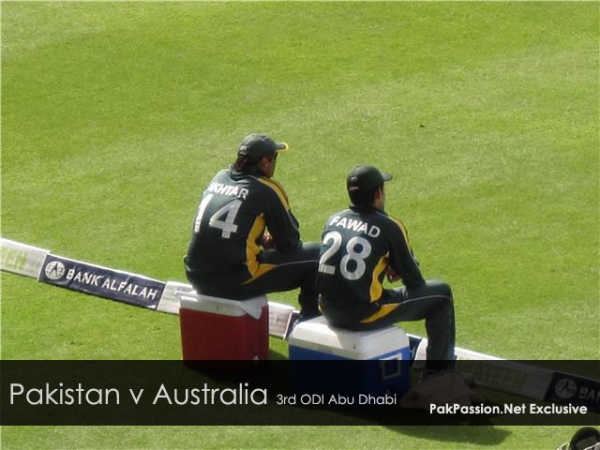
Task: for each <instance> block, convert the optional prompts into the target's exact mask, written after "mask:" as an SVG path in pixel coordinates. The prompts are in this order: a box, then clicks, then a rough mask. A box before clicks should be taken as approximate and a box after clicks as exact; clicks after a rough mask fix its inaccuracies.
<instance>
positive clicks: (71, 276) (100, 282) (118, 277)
mask: <svg viewBox="0 0 600 450" xmlns="http://www.w3.org/2000/svg"><path fill="white" fill-rule="evenodd" d="M39 281H43V282H44V283H48V284H52V285H54V286H60V287H64V288H67V289H71V290H74V291H78V292H85V293H87V294H92V295H97V296H99V297H104V298H108V299H111V300H117V301H119V302H123V303H127V304H130V305H135V306H141V307H144V308H150V309H156V307H157V305H158V302H159V301H160V297H161V295H162V293H163V290H164V288H165V283H164V282H162V281H157V280H153V279H151V278H146V277H143V276H140V275H135V274H131V273H128V272H123V271H120V270H113V269H109V268H106V267H101V266H95V265H92V264H87V263H84V262H80V261H75V260H72V259H67V258H62V257H60V256H55V255H48V256H47V257H46V261H45V262H44V265H43V267H42V270H41V273H40V277H39Z"/></svg>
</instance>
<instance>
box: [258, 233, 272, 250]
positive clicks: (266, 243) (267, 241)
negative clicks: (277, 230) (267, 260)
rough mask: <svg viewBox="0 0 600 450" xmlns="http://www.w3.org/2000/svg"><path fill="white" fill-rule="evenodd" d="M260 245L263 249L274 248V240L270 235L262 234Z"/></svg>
mask: <svg viewBox="0 0 600 450" xmlns="http://www.w3.org/2000/svg"><path fill="white" fill-rule="evenodd" d="M260 245H261V246H262V248H264V249H270V248H275V239H273V236H271V235H270V234H264V235H263V237H262V239H261V241H260Z"/></svg>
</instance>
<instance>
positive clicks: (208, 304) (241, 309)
mask: <svg viewBox="0 0 600 450" xmlns="http://www.w3.org/2000/svg"><path fill="white" fill-rule="evenodd" d="M179 304H180V307H181V309H191V310H194V311H202V312H207V313H213V314H219V315H222V316H234V317H240V316H246V315H248V316H251V317H253V318H254V319H260V316H261V314H262V310H263V308H264V307H265V306H267V304H268V302H267V297H266V296H265V295H262V296H260V297H254V298H251V299H249V300H243V301H239V300H230V299H226V298H219V297H211V296H209V295H199V294H196V295H189V294H187V295H181V297H180V303H179Z"/></svg>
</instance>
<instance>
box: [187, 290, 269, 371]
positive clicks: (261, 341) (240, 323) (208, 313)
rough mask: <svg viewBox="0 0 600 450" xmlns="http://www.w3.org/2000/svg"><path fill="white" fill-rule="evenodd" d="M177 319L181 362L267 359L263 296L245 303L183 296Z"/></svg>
mask: <svg viewBox="0 0 600 450" xmlns="http://www.w3.org/2000/svg"><path fill="white" fill-rule="evenodd" d="M179 320H180V326H181V347H182V353H183V360H184V361H199V360H202V361H208V360H211V361H231V360H237V361H240V360H261V359H262V360H266V359H269V306H268V302H267V298H266V296H261V297H256V298H253V299H250V300H244V301H235V300H229V299H223V298H217V297H209V296H206V295H196V296H183V297H181V300H180V309H179Z"/></svg>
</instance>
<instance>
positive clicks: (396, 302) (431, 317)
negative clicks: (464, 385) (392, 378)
mask: <svg viewBox="0 0 600 450" xmlns="http://www.w3.org/2000/svg"><path fill="white" fill-rule="evenodd" d="M380 302H381V303H382V308H381V311H380V313H379V314H377V315H375V316H374V317H373V318H372V320H370V319H367V320H365V321H363V322H362V323H361V325H360V329H373V328H378V327H382V326H389V325H391V324H394V323H396V322H403V321H415V320H423V319H424V320H425V329H426V330H427V338H428V346H427V360H428V367H431V368H434V366H439V367H440V368H444V367H445V366H451V365H452V361H453V360H454V345H455V335H456V324H455V317H454V301H453V296H452V290H451V288H450V286H449V285H448V284H446V283H444V282H441V281H427V282H426V283H425V284H424V285H422V286H420V287H418V288H416V289H407V288H405V287H401V288H398V289H393V290H386V291H385V293H384V296H383V298H382V299H381V301H380ZM432 361H439V363H437V364H436V363H434V362H432Z"/></svg>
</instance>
